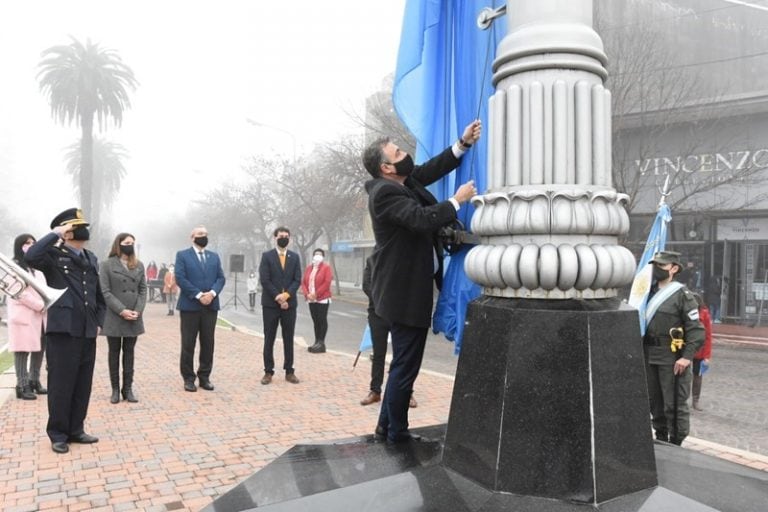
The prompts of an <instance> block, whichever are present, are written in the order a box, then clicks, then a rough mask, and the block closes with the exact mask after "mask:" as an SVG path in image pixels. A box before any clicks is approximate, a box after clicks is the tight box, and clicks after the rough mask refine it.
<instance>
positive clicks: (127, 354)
mask: <svg viewBox="0 0 768 512" xmlns="http://www.w3.org/2000/svg"><path fill="white" fill-rule="evenodd" d="M135 346H136V338H133V340H132V341H131V340H130V338H123V398H125V399H126V400H127V401H128V402H132V403H136V402H138V401H139V400H138V398H136V396H135V395H134V394H133V349H134V347H135Z"/></svg>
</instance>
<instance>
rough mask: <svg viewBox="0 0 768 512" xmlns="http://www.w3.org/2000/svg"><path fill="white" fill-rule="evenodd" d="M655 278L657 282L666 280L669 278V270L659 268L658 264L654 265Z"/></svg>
mask: <svg viewBox="0 0 768 512" xmlns="http://www.w3.org/2000/svg"><path fill="white" fill-rule="evenodd" d="M653 279H654V281H656V282H657V283H658V282H659V281H666V280H667V279H669V270H664V269H663V268H659V267H657V266H656V265H654V266H653Z"/></svg>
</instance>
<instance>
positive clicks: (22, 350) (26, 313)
mask: <svg viewBox="0 0 768 512" xmlns="http://www.w3.org/2000/svg"><path fill="white" fill-rule="evenodd" d="M35 242H36V240H35V237H33V236H32V235H29V234H27V233H24V234H22V235H19V236H17V237H16V240H14V242H13V260H14V261H15V262H16V264H17V265H19V266H20V267H21V268H23V269H24V270H26V271H27V272H29V273H30V274H31V275H32V277H33V278H34V279H35V281H37V282H38V283H40V284H41V285H45V284H46V282H45V276H44V275H43V273H42V272H38V271H36V270H34V269H32V268H31V267H29V266H28V265H27V263H26V262H25V261H24V253H25V252H27V249H29V248H30V247H32V245H33V244H34V243H35ZM44 332H45V303H44V302H43V299H42V297H40V295H39V294H38V293H37V292H36V291H35V290H33V289H32V288H31V287H29V286H28V287H27V288H26V289H25V290H24V291H23V292H22V293H21V295H20V296H19V298H18V299H10V300H9V301H8V349H9V350H10V351H11V352H13V362H14V366H15V368H16V398H20V399H23V400H35V399H36V398H37V395H36V394H38V395H44V394H46V393H47V392H48V391H47V390H46V389H45V388H44V387H43V385H42V384H40V369H41V368H42V366H43V354H44V352H45V337H44V336H43V333H44ZM27 364H29V367H27Z"/></svg>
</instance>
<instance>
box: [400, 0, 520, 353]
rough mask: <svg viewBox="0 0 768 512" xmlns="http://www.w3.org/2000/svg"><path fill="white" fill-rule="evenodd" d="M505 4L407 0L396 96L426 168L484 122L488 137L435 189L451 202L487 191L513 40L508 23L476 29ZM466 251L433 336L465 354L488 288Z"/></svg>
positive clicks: (448, 278) (443, 296) (452, 274)
mask: <svg viewBox="0 0 768 512" xmlns="http://www.w3.org/2000/svg"><path fill="white" fill-rule="evenodd" d="M501 3H502V1H501V0H496V1H494V0H407V2H406V4H405V13H404V17H403V28H402V35H401V39H400V49H399V53H398V59H397V69H396V72H395V82H394V88H393V93H392V99H393V104H394V106H395V111H396V112H397V114H398V116H399V117H400V119H401V120H402V121H403V123H404V124H405V125H406V127H408V129H409V130H410V131H411V133H413V135H414V136H415V138H416V148H417V149H416V155H415V160H416V161H417V162H423V161H425V160H427V159H429V158H431V157H433V156H435V155H437V154H438V153H440V152H441V151H443V150H444V149H445V148H446V147H448V146H449V145H451V144H452V143H453V142H455V141H456V139H457V138H458V137H459V135H461V132H462V131H463V129H464V127H465V126H466V125H467V124H469V123H470V122H471V121H472V120H474V119H476V118H479V119H480V120H481V121H482V123H483V129H484V132H483V137H481V139H480V140H479V141H478V142H477V143H476V144H475V145H474V147H472V149H471V150H470V151H469V152H467V153H466V154H465V155H464V157H463V158H462V162H461V166H460V167H459V168H458V169H457V170H456V171H455V172H454V173H452V174H451V175H450V176H447V177H446V178H444V179H442V180H441V181H440V182H438V183H436V184H434V185H432V186H431V187H430V190H431V192H432V193H433V194H434V195H435V197H437V198H438V200H444V199H447V198H448V197H451V196H452V195H453V194H454V192H455V191H456V189H457V188H458V187H459V186H460V185H461V184H463V183H465V182H466V181H468V180H470V179H474V180H475V184H476V186H477V189H478V190H479V191H481V192H484V191H485V190H486V183H487V181H486V155H487V143H488V132H487V126H488V123H487V119H488V98H489V97H490V95H491V94H492V93H493V85H492V83H491V77H492V70H491V65H492V63H493V59H494V56H495V53H496V47H497V46H498V44H499V42H500V41H501V39H502V38H503V37H504V35H505V34H506V23H507V20H506V19H505V18H504V17H502V18H500V19H498V20H497V21H496V22H494V24H493V25H492V26H491V28H490V29H489V30H485V31H483V30H480V29H479V28H478V27H477V24H476V21H477V16H478V15H479V14H480V11H481V10H482V9H483V8H485V7H496V6H497V4H498V5H501ZM473 211H474V208H473V207H472V206H471V205H469V204H465V205H463V206H462V207H461V209H460V210H459V220H460V221H461V222H462V223H463V224H464V226H465V227H467V228H469V226H470V219H471V217H472V213H473ZM467 251H468V248H466V247H464V248H462V250H461V251H460V252H459V253H458V254H455V255H453V257H452V258H450V259H449V261H447V262H446V263H447V265H446V266H445V267H446V275H445V278H444V280H443V289H442V291H441V293H440V296H439V298H438V303H437V308H436V310H435V315H434V318H433V325H432V328H433V330H434V331H435V332H443V333H445V336H446V338H448V339H449V340H452V341H454V343H455V352H456V353H458V352H459V350H460V348H461V334H462V331H463V326H464V317H465V314H466V306H467V303H469V302H470V301H471V300H472V299H473V298H475V297H477V296H478V295H479V294H480V287H479V286H477V285H475V284H474V283H472V282H471V281H470V280H469V279H468V278H467V276H466V275H465V273H464V257H465V256H466V253H467Z"/></svg>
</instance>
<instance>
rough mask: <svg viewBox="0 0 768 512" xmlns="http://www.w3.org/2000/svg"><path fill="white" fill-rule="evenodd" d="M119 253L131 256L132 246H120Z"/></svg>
mask: <svg viewBox="0 0 768 512" xmlns="http://www.w3.org/2000/svg"><path fill="white" fill-rule="evenodd" d="M120 252H121V253H122V254H125V255H126V256H133V246H132V245H121V246H120Z"/></svg>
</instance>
